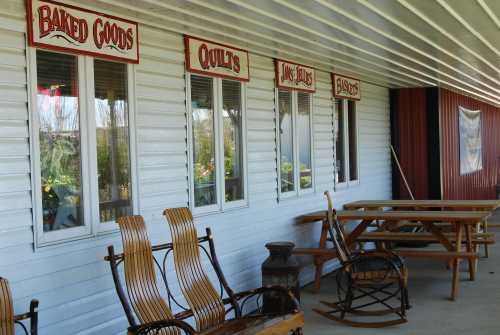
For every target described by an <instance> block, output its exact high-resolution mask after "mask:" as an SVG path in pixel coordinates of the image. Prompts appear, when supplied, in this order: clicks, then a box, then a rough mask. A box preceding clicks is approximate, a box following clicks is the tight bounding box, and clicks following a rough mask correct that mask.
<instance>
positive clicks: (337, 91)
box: [332, 73, 361, 100]
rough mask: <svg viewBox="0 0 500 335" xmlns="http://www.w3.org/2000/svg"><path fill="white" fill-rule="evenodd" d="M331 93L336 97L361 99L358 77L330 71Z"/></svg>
mask: <svg viewBox="0 0 500 335" xmlns="http://www.w3.org/2000/svg"><path fill="white" fill-rule="evenodd" d="M332 83H333V95H334V96H335V98H338V99H349V100H361V82H360V80H359V79H355V78H351V77H346V76H342V75H340V74H336V73H332Z"/></svg>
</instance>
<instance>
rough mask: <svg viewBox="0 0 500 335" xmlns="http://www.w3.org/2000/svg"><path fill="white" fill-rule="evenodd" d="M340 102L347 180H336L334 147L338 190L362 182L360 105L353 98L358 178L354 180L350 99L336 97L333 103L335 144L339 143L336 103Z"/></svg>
mask: <svg viewBox="0 0 500 335" xmlns="http://www.w3.org/2000/svg"><path fill="white" fill-rule="evenodd" d="M337 103H339V104H341V105H342V108H341V111H339V112H341V113H342V114H343V115H342V116H343V117H342V121H343V127H344V133H343V134H342V135H343V144H344V162H343V165H344V177H345V181H343V182H341V183H339V182H337V180H336V173H337V168H338V167H337V157H336V152H337V151H336V147H334V153H335V159H334V164H335V170H334V172H335V173H334V183H335V187H336V189H337V190H342V189H345V188H348V187H350V186H355V185H359V183H360V176H359V116H358V111H357V110H358V107H357V101H355V100H353V103H354V117H355V121H354V124H355V127H356V128H355V134H356V148H355V149H356V163H357V164H356V175H357V178H356V179H354V180H351V170H350V157H349V149H350V147H351V143H350V141H349V106H348V103H349V99H335V98H334V104H333V109H334V111H333V112H334V121H335V127H334V131H335V133H334V136H335V138H334V141H333V143H334V146H336V145H337V144H336V143H337V136H338V126H339V118H338V115H337V110H336V104H337Z"/></svg>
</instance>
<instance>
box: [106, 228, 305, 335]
mask: <svg viewBox="0 0 500 335" xmlns="http://www.w3.org/2000/svg"><path fill="white" fill-rule="evenodd" d="M198 247H199V249H200V250H201V251H202V252H203V254H204V255H205V256H206V257H207V258H208V260H209V263H210V264H211V266H212V268H213V270H214V272H215V274H216V277H217V280H218V284H219V288H218V289H219V295H220V298H221V299H222V302H223V304H224V306H225V315H226V320H227V321H231V320H236V319H241V318H245V317H256V316H258V315H260V314H259V312H260V307H261V306H260V303H259V302H260V300H261V296H262V294H264V293H266V292H277V293H278V294H282V295H284V296H286V297H288V298H289V299H291V300H292V301H293V304H294V306H295V308H296V310H297V311H299V310H300V308H299V303H298V301H297V300H296V299H295V297H294V296H293V294H292V293H291V292H290V291H288V290H286V289H284V288H282V287H280V286H273V287H261V288H258V289H254V290H248V291H244V292H239V293H234V292H233V291H232V290H231V288H230V287H229V285H228V283H227V281H226V278H225V277H224V274H223V272H222V269H221V267H220V264H219V261H218V259H217V255H216V252H215V245H214V242H213V238H212V233H211V230H210V228H206V235H205V236H202V237H198ZM173 248H174V246H173V243H164V244H159V245H153V246H151V252H152V254H153V260H154V265H155V269H156V270H157V271H159V273H160V277H161V278H162V282H163V285H164V287H165V291H166V296H165V297H164V298H165V300H166V302H167V304H168V307H169V308H170V309H172V308H173V307H174V308H175V307H176V308H178V309H180V310H181V311H180V312H178V313H176V314H173V319H170V320H158V321H154V322H150V323H147V324H140V322H138V320H137V318H136V315H135V312H134V310H133V308H132V305H131V301H130V296H129V292H128V290H125V289H124V285H123V284H122V280H121V278H120V271H121V270H120V269H121V267H122V266H123V263H124V261H125V255H124V253H115V250H114V247H113V246H112V245H110V246H108V255H107V256H105V258H104V259H105V260H106V261H108V262H109V265H110V268H111V274H112V276H113V281H114V284H115V289H116V292H117V295H118V297H119V299H120V302H121V305H122V307H123V309H124V312H125V315H126V317H127V320H128V323H129V325H130V327H129V329H128V331H129V334H137V335H139V334H140V335H143V334H144V335H146V334H148V335H150V334H166V333H164V332H163V330H164V329H165V328H167V327H174V328H176V329H177V330H176V331H177V334H178V332H181V333H183V334H189V335H192V334H193V335H194V334H199V332H198V331H196V330H195V329H194V328H193V327H192V326H191V325H189V324H188V323H187V322H185V320H187V319H189V318H193V317H194V313H193V311H192V309H190V308H189V307H188V306H186V305H184V304H182V303H181V302H179V301H178V300H177V299H176V298H175V296H174V295H173V293H172V290H171V287H170V285H169V283H168V280H167V270H168V269H171V268H172V266H173V265H170V262H169V261H168V258H169V256H170V255H172V253H173ZM125 292H127V293H125ZM250 301H254V302H255V303H256V305H257V308H252V313H250V314H248V313H247V314H245V315H244V314H243V313H242V310H244V309H245V307H246V306H247V304H248V303H249V302H250ZM231 313H232V314H233V317H232V318H229V317H228V316H229V315H230V314H231ZM269 316H272V315H269ZM295 334H301V330H297V332H295Z"/></svg>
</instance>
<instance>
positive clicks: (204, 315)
mask: <svg viewBox="0 0 500 335" xmlns="http://www.w3.org/2000/svg"><path fill="white" fill-rule="evenodd" d="M163 214H164V215H165V217H166V218H167V221H168V223H169V226H170V231H171V235H172V242H173V252H174V260H175V269H176V273H177V277H178V279H179V284H180V287H181V291H182V293H183V295H184V297H185V298H186V300H187V302H188V304H189V306H190V307H191V310H192V311H193V314H194V319H195V321H196V328H197V330H198V331H199V332H201V333H203V334H211V335H212V334H213V335H216V334H217V335H222V334H224V335H226V334H228V335H229V334H259V335H271V334H272V335H279V334H283V335H284V334H296V335H297V334H301V333H302V326H303V324H304V319H303V313H302V312H301V311H300V309H299V305H298V302H297V300H296V299H295V297H294V296H293V294H292V293H291V292H290V291H288V290H286V289H284V288H282V287H279V286H273V287H261V288H259V289H256V290H250V291H246V292H241V293H237V294H235V293H233V291H232V290H231V289H230V288H229V287H228V285H227V282H226V280H225V278H224V275H223V274H222V270H221V268H220V266H219V263H218V261H217V257H216V254H215V246H214V242H213V238H212V234H211V231H210V229H209V228H207V229H206V233H207V235H206V237H203V238H201V239H202V240H206V241H207V242H208V245H209V249H210V255H209V258H210V261H211V263H212V266H213V268H214V270H215V273H216V274H217V277H218V280H219V282H220V283H221V285H222V287H223V288H224V290H225V291H226V292H227V294H228V296H229V299H230V301H231V303H232V304H234V303H235V302H238V304H237V305H235V306H234V309H235V312H236V313H235V316H236V317H235V318H234V319H230V320H227V319H226V315H227V313H226V311H225V307H224V305H225V302H224V300H222V298H221V296H220V295H219V294H217V291H216V290H215V288H214V287H213V286H212V283H211V282H210V280H209V278H208V276H207V274H206V273H205V271H204V269H203V267H202V262H201V259H200V246H199V241H200V238H198V236H197V231H196V227H195V224H194V222H193V217H192V215H191V211H190V210H189V209H188V208H171V209H166V210H165V211H164V212H163ZM268 293H274V294H281V295H282V296H283V297H284V298H285V299H287V300H288V299H289V300H288V301H289V302H290V303H291V306H293V307H292V310H288V311H287V310H285V309H286V307H285V306H290V304H283V306H281V307H282V308H281V311H280V313H279V315H271V314H267V313H265V312H264V311H263V310H262V307H261V306H258V305H257V306H255V307H256V308H253V311H252V313H251V314H250V315H245V316H242V310H243V309H244V307H245V306H244V305H245V303H246V302H248V301H249V299H251V298H254V299H255V300H256V301H259V298H260V296H261V295H263V294H268ZM240 302H241V303H240Z"/></svg>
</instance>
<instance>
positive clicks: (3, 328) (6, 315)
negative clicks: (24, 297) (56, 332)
mask: <svg viewBox="0 0 500 335" xmlns="http://www.w3.org/2000/svg"><path fill="white" fill-rule="evenodd" d="M27 319H30V322H31V324H30V331H28V329H27V328H26V326H25V325H24V324H23V323H22V322H21V321H22V320H27ZM16 324H17V325H19V326H20V327H21V328H22V329H23V331H24V333H25V334H26V335H36V334H37V333H38V300H36V299H33V300H31V303H30V310H29V312H27V313H24V314H20V315H14V304H13V302H12V293H11V292H10V287H9V282H8V281H7V279H5V278H2V277H0V335H14V334H15V329H14V328H15V325H16Z"/></svg>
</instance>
